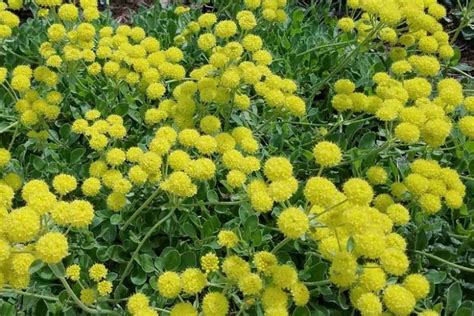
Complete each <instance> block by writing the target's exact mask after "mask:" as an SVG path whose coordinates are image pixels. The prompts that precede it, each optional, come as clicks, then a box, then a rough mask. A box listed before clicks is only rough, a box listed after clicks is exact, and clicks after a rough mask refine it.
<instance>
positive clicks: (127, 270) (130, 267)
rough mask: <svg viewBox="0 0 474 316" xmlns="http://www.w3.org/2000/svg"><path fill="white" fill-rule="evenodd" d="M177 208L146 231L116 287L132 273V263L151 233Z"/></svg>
mask: <svg viewBox="0 0 474 316" xmlns="http://www.w3.org/2000/svg"><path fill="white" fill-rule="evenodd" d="M175 210H176V208H175V209H173V210H171V211H170V212H169V213H168V214H166V216H165V217H163V218H162V219H161V220H159V221H158V222H157V223H156V224H155V225H153V227H152V228H150V230H149V231H148V232H147V233H146V235H145V236H144V237H143V239H142V240H141V241H140V243H139V244H138V246H137V249H135V251H134V252H133V254H132V257H131V258H130V260H129V261H128V263H127V266H126V267H125V270H124V271H123V273H122V277H121V278H120V282H119V284H118V286H117V287H116V288H119V287H120V285H122V283H123V281H124V280H125V278H126V277H127V276H128V275H129V274H130V271H131V269H132V265H133V262H134V261H135V259H136V257H137V256H138V253H139V252H140V249H142V247H143V245H144V244H145V242H146V241H147V240H148V238H150V237H151V235H152V234H153V233H154V232H155V231H156V230H157V229H158V227H160V226H161V224H163V223H164V222H166V221H167V220H168V219H169V218H170V217H171V216H172V215H173V213H174V211H175Z"/></svg>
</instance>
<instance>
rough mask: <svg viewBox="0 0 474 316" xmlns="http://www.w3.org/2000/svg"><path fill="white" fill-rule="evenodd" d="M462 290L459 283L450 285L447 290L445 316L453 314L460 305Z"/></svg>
mask: <svg viewBox="0 0 474 316" xmlns="http://www.w3.org/2000/svg"><path fill="white" fill-rule="evenodd" d="M461 301H462V289H461V285H459V283H454V284H452V285H451V286H450V287H449V289H448V297H447V299H446V314H447V315H448V314H449V313H453V312H455V311H456V310H457V309H458V307H459V306H460V305H461Z"/></svg>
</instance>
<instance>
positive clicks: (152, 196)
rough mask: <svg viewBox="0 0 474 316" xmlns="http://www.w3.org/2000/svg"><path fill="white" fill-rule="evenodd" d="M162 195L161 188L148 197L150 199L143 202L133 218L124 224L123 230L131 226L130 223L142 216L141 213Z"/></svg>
mask: <svg viewBox="0 0 474 316" xmlns="http://www.w3.org/2000/svg"><path fill="white" fill-rule="evenodd" d="M159 193H160V187H158V188H156V190H155V192H153V194H152V195H150V196H149V197H148V199H146V201H145V202H143V204H142V205H141V206H140V207H139V208H138V209H137V210H136V211H135V212H134V213H133V214H132V216H130V218H129V219H128V220H127V221H126V222H125V224H123V226H122V228H121V229H122V230H126V229H127V227H128V226H129V225H130V223H131V222H132V221H133V220H134V219H135V218H137V216H138V215H140V213H141V212H142V211H143V210H144V209H145V208H146V207H147V206H148V205H150V203H151V202H153V200H154V199H155V198H156V196H157V195H158V194H159Z"/></svg>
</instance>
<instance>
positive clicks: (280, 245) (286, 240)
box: [272, 237, 291, 254]
mask: <svg viewBox="0 0 474 316" xmlns="http://www.w3.org/2000/svg"><path fill="white" fill-rule="evenodd" d="M290 240H291V239H289V238H288V237H287V238H285V239H283V240H282V241H280V242H279V243H278V245H276V246H275V248H273V250H272V253H273V254H275V253H277V252H278V250H280V249H281V248H283V246H285V245H286V244H287V243H289V242H290Z"/></svg>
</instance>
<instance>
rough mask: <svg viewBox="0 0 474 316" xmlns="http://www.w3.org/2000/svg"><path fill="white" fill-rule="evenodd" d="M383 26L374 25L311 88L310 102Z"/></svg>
mask: <svg viewBox="0 0 474 316" xmlns="http://www.w3.org/2000/svg"><path fill="white" fill-rule="evenodd" d="M382 26H383V24H378V25H376V26H375V27H374V28H373V29H372V30H371V31H370V33H369V34H368V35H367V37H366V38H365V39H364V40H363V41H362V42H361V43H360V44H359V45H358V46H357V47H356V48H355V49H354V50H353V51H351V52H350V53H349V54H348V55H347V56H346V58H344V59H342V60H341V61H340V62H339V63H337V64H336V66H335V67H334V68H333V69H332V70H331V73H330V74H329V75H328V76H327V77H325V78H324V79H323V80H321V81H320V82H319V83H318V84H317V85H316V86H315V87H314V88H313V93H312V95H311V97H310V99H309V100H310V101H312V100H313V99H314V96H315V95H316V94H317V93H318V92H319V91H320V90H321V88H322V87H323V86H324V85H325V84H327V83H328V82H329V81H330V80H331V79H332V78H333V77H334V76H335V75H337V74H338V73H339V71H341V70H342V69H343V68H344V67H345V66H346V65H347V64H348V63H349V62H350V61H351V59H352V58H353V57H354V56H356V55H357V54H358V53H359V51H360V49H361V48H362V47H364V46H365V45H366V44H367V43H368V42H370V41H371V40H372V39H373V36H374V35H376V34H377V33H378V31H379V30H380V29H381V28H382Z"/></svg>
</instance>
